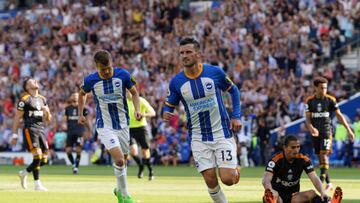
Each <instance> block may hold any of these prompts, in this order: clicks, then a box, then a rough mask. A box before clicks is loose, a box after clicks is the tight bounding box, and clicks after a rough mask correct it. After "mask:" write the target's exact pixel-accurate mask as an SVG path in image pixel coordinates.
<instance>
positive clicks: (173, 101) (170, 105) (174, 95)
mask: <svg viewBox="0 0 360 203" xmlns="http://www.w3.org/2000/svg"><path fill="white" fill-rule="evenodd" d="M179 102H180V96H179V93H178V92H177V91H176V88H175V82H174V80H172V81H171V82H170V85H169V89H168V93H167V98H166V101H165V107H164V112H173V111H174V109H175V106H177V105H179Z"/></svg>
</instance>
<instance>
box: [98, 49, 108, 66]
mask: <svg viewBox="0 0 360 203" xmlns="http://www.w3.org/2000/svg"><path fill="white" fill-rule="evenodd" d="M94 61H95V63H100V64H102V65H105V66H106V65H109V64H110V61H111V54H110V53H109V52H108V51H106V50H99V51H97V52H96V53H95V55H94Z"/></svg>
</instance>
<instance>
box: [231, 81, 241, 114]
mask: <svg viewBox="0 0 360 203" xmlns="http://www.w3.org/2000/svg"><path fill="white" fill-rule="evenodd" d="M229 93H230V94H231V101H232V105H233V111H232V114H231V118H236V119H240V117H241V112H240V92H239V89H238V88H237V87H236V86H235V85H233V86H231V88H230V90H229Z"/></svg>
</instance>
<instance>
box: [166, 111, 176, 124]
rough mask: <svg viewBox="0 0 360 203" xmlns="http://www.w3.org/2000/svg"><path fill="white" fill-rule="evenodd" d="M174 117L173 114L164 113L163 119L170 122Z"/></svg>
mask: <svg viewBox="0 0 360 203" xmlns="http://www.w3.org/2000/svg"><path fill="white" fill-rule="evenodd" d="M172 117H174V114H173V113H170V112H164V115H163V119H164V121H165V122H169V121H170V120H171V119H172Z"/></svg>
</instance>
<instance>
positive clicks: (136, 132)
mask: <svg viewBox="0 0 360 203" xmlns="http://www.w3.org/2000/svg"><path fill="white" fill-rule="evenodd" d="M148 137H149V136H148V132H147V130H146V127H145V126H142V127H138V128H130V145H133V144H136V143H138V144H139V145H140V146H141V149H149V141H148Z"/></svg>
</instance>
